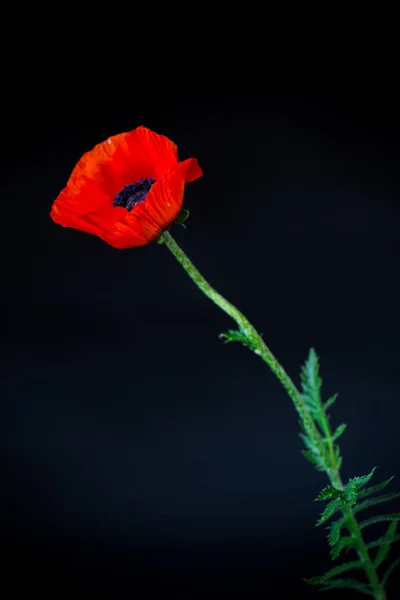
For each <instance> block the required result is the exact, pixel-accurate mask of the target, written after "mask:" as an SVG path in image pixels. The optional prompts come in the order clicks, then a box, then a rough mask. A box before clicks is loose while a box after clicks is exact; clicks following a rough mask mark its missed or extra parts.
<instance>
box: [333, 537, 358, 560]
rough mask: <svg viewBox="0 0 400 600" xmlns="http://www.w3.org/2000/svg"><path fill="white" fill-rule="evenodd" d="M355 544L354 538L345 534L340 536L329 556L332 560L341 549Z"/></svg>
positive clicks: (352, 546)
mask: <svg viewBox="0 0 400 600" xmlns="http://www.w3.org/2000/svg"><path fill="white" fill-rule="evenodd" d="M355 544H356V540H355V539H354V538H353V537H350V536H345V537H342V538H340V540H339V541H338V543H337V544H336V546H334V547H333V548H332V550H331V556H332V558H333V560H336V559H337V558H338V556H339V554H340V553H341V552H342V550H345V549H346V548H347V549H348V548H354V546H355Z"/></svg>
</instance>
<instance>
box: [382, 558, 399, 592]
mask: <svg viewBox="0 0 400 600" xmlns="http://www.w3.org/2000/svg"><path fill="white" fill-rule="evenodd" d="M397 565H400V556H399V558H396V560H395V561H393V562H392V564H391V565H390V567H389V568H388V569H387V570H386V572H385V574H384V576H383V577H382V585H383V586H385V585H386V582H387V580H388V579H389V577H390V575H391V574H392V572H393V571H394V569H395V568H396V567H397Z"/></svg>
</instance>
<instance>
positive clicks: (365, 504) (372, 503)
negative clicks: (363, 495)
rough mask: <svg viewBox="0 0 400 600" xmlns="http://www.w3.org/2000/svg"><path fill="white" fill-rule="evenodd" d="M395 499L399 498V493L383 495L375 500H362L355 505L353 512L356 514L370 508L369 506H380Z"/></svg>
mask: <svg viewBox="0 0 400 600" xmlns="http://www.w3.org/2000/svg"><path fill="white" fill-rule="evenodd" d="M395 498H400V493H399V492H396V493H394V494H385V495H383V496H376V497H375V498H370V499H369V500H364V501H363V502H359V503H358V504H356V505H355V506H354V508H353V512H355V513H356V512H359V511H360V510H365V509H366V508H370V506H375V505H377V504H382V503H383V502H389V501H390V500H394V499H395Z"/></svg>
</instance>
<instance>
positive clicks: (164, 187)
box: [50, 127, 203, 248]
mask: <svg viewBox="0 0 400 600" xmlns="http://www.w3.org/2000/svg"><path fill="white" fill-rule="evenodd" d="M202 174H203V172H202V170H201V168H200V167H199V165H198V164H197V160H196V159H195V158H188V159H187V160H184V161H183V162H178V148H177V146H176V145H175V144H174V143H173V142H171V140H169V139H168V138H167V137H165V136H163V135H158V134H157V133H154V132H153V131H150V129H147V128H146V127H138V128H137V129H134V130H133V131H130V132H128V133H120V134H118V135H114V136H112V137H110V138H108V140H106V141H105V142H102V143H101V144H97V146H95V147H94V148H93V150H91V151H90V152H87V153H86V154H84V155H83V156H82V158H81V159H80V160H79V162H78V163H77V165H76V166H75V168H74V170H73V171H72V174H71V176H70V178H69V180H68V182H67V185H66V187H65V188H64V189H63V190H62V192H61V193H60V195H59V196H58V198H57V199H56V200H55V201H54V203H53V206H52V209H51V212H50V216H51V218H52V219H53V221H55V222H56V223H58V224H59V225H63V226H64V227H72V228H73V229H79V230H80V231H85V232H87V233H91V234H93V235H97V236H98V237H100V238H101V239H102V240H104V241H105V242H107V243H108V244H110V246H113V247H114V248H131V247H133V246H144V245H145V244H149V243H150V242H151V241H153V240H155V239H157V238H158V237H159V236H160V235H161V234H162V233H163V231H165V230H166V229H168V227H169V226H170V225H172V223H173V222H174V221H175V220H176V219H177V217H178V215H179V213H180V211H181V209H182V203H183V193H184V189H185V183H189V182H191V181H194V180H195V179H198V178H199V177H201V175H202Z"/></svg>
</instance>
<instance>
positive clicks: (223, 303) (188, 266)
mask: <svg viewBox="0 0 400 600" xmlns="http://www.w3.org/2000/svg"><path fill="white" fill-rule="evenodd" d="M160 242H163V243H164V244H165V245H166V246H167V248H168V249H169V250H170V251H171V253H172V254H173V255H174V256H175V258H176V259H177V261H178V262H179V263H180V264H181V265H182V267H183V268H184V269H185V271H186V273H187V274H188V275H189V277H191V279H192V280H193V281H194V282H195V284H196V285H197V286H198V287H199V288H200V290H201V291H202V292H203V293H204V294H205V295H206V296H207V297H208V298H209V299H210V300H211V301H212V302H214V304H216V305H217V306H219V308H220V309H221V310H223V311H224V312H225V313H226V314H228V315H229V316H230V317H231V318H232V319H233V320H234V321H236V323H237V325H238V327H239V329H240V331H241V332H242V333H243V334H244V335H245V336H246V338H247V339H248V340H249V342H250V343H251V348H252V350H253V352H255V354H257V355H258V356H260V357H261V358H262V359H263V360H264V361H265V362H266V363H267V365H268V366H269V367H270V369H271V371H272V372H273V373H274V375H275V376H276V377H277V378H278V379H279V381H280V382H281V384H282V385H283V387H284V388H285V390H286V391H287V393H288V394H289V396H290V398H291V400H292V401H293V404H294V406H295V408H296V410H297V412H298V414H299V416H300V418H301V421H302V422H303V424H304V426H305V428H306V429H307V432H308V434H309V435H311V436H312V437H313V438H314V439H315V440H316V442H317V443H318V444H319V447H320V448H321V450H322V452H323V453H324V455H325V456H326V459H327V462H328V464H329V465H330V466H329V467H328V469H327V473H328V477H329V479H330V481H331V483H332V485H334V486H336V487H338V488H339V489H343V488H344V486H343V482H342V480H341V477H340V471H339V467H338V465H337V462H336V459H335V455H334V451H333V443H332V434H331V432H330V428H329V425H328V423H326V427H327V429H326V431H325V432H324V433H325V436H326V438H327V440H329V439H330V440H331V443H330V444H329V443H328V447H327V446H326V445H325V444H324V443H323V440H322V437H321V434H320V432H319V431H318V429H317V427H316V426H315V423H314V420H313V418H312V417H311V415H310V413H309V411H308V409H307V407H306V405H305V403H304V400H303V398H302V395H301V393H300V392H299V390H298V389H297V387H296V385H295V384H294V383H293V381H292V379H291V378H290V377H289V375H288V374H287V373H286V371H285V369H284V368H283V367H282V365H281V364H280V363H279V362H278V360H277V359H276V358H275V356H274V355H273V354H272V352H271V350H270V349H269V348H268V346H267V345H266V343H265V342H264V340H263V339H262V337H261V335H260V334H259V333H258V332H257V330H256V329H255V328H254V327H253V325H252V324H251V323H250V321H249V320H248V319H247V318H246V317H245V316H244V315H243V314H242V313H241V312H240V311H239V310H238V309H237V308H236V307H235V306H234V305H233V304H231V303H230V302H228V300H226V298H224V297H223V296H221V294H219V293H218V292H217V291H216V290H215V289H214V288H213V287H212V286H211V285H210V284H209V283H208V281H207V280H206V279H205V278H204V277H203V275H202V274H201V273H200V271H199V270H198V269H197V268H196V267H195V266H194V264H193V263H192V261H191V260H190V259H189V258H188V256H186V254H185V253H184V251H183V250H182V248H180V246H179V245H178V244H177V243H176V241H175V240H174V238H173V237H172V236H171V234H170V233H169V232H168V231H165V232H164V233H163V234H162V236H161V238H160ZM346 514H347V517H348V527H349V531H350V532H351V534H352V536H353V537H354V538H355V540H356V542H357V551H358V555H359V557H360V559H361V561H362V562H363V565H364V569H365V572H366V573H367V576H368V579H369V581H370V583H371V586H372V588H373V590H374V595H375V598H376V600H385V599H386V594H385V591H384V588H383V586H382V585H381V583H380V581H379V579H378V575H377V573H376V570H375V567H374V565H373V563H372V561H371V558H370V556H369V554H368V550H367V548H366V545H365V543H364V540H363V538H362V534H361V531H360V528H359V526H358V523H357V520H356V518H355V516H354V514H353V511H352V510H351V507H348V508H347V510H346Z"/></svg>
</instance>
